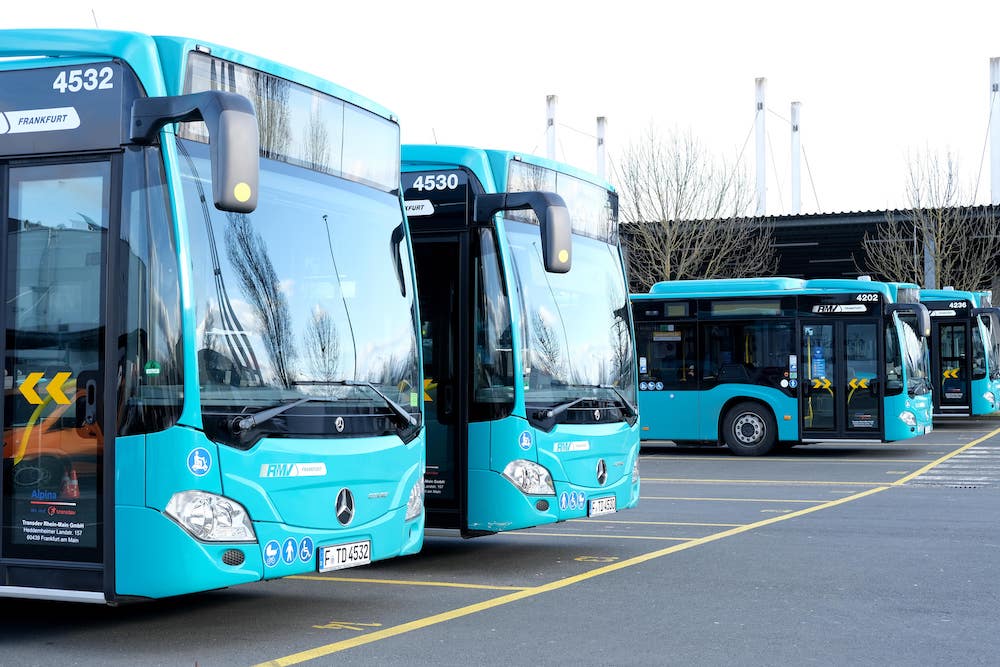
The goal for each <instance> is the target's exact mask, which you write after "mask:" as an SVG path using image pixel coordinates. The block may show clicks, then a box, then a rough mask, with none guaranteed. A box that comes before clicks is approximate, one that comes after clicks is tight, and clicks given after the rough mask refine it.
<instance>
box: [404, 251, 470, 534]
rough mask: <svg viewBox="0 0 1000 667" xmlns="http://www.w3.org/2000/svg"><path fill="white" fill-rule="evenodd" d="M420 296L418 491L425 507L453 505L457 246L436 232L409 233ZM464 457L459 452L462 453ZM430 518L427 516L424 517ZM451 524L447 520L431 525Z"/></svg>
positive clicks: (456, 477) (457, 473)
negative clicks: (422, 467) (422, 433)
mask: <svg viewBox="0 0 1000 667" xmlns="http://www.w3.org/2000/svg"><path fill="white" fill-rule="evenodd" d="M413 254H414V262H415V266H416V272H417V294H418V297H419V300H420V332H421V337H422V341H423V359H424V410H425V412H426V414H427V470H426V474H425V476H424V493H425V497H426V501H427V506H428V509H434V508H447V509H455V508H457V506H458V505H457V503H458V502H459V500H460V496H461V494H460V493H459V489H458V485H460V484H462V483H463V482H464V479H465V476H464V475H463V474H462V471H461V470H460V468H459V464H460V461H459V460H458V459H459V456H458V455H459V451H458V447H459V442H460V441H461V440H464V438H462V436H461V434H462V433H464V430H465V424H464V423H463V422H462V421H461V419H460V413H461V412H464V410H463V409H462V403H463V401H462V400H461V398H462V396H463V395H464V394H463V392H464V391H465V390H466V387H465V386H464V383H463V382H462V381H461V380H462V375H461V374H460V372H459V356H458V351H459V347H460V346H459V340H460V335H459V319H460V318H459V317H458V314H459V313H460V312H462V309H461V307H460V303H461V300H460V293H461V292H462V290H461V286H460V284H459V282H460V280H461V275H462V272H461V271H459V261H460V259H459V257H460V254H461V253H460V246H459V243H457V242H455V241H445V240H440V239H439V238H421V237H420V236H419V235H417V236H415V237H414V239H413ZM462 458H463V460H464V457H462ZM429 520H430V518H429ZM436 527H452V526H436Z"/></svg>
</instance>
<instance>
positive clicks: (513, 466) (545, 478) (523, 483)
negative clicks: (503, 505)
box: [503, 459, 556, 496]
mask: <svg viewBox="0 0 1000 667" xmlns="http://www.w3.org/2000/svg"><path fill="white" fill-rule="evenodd" d="M503 476H504V477H506V478H507V479H509V480H510V481H511V482H512V483H513V484H514V486H516V487H517V488H519V489H521V491H522V492H523V493H525V494H527V495H529V496H554V495H556V487H555V485H553V484H552V475H551V474H549V471H548V470H546V469H545V468H544V467H542V466H540V465H538V464H537V463H534V462H533V461H525V460H524V459H516V460H514V461H511V462H510V463H508V464H507V467H506V468H504V469H503Z"/></svg>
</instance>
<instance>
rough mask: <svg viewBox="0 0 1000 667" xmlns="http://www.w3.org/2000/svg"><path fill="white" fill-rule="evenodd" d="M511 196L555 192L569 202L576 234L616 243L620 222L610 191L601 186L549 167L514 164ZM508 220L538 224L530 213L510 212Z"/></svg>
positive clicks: (510, 173) (510, 177) (509, 175)
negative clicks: (618, 222)
mask: <svg viewBox="0 0 1000 667" xmlns="http://www.w3.org/2000/svg"><path fill="white" fill-rule="evenodd" d="M507 191H508V192H530V191H547V192H555V193H557V194H558V195H559V196H560V197H562V198H563V200H564V201H565V202H566V208H567V210H569V217H570V221H571V222H572V223H573V231H574V232H575V233H577V234H584V235H586V236H589V237H591V238H596V239H601V240H603V241H611V242H615V241H616V239H617V221H616V220H615V219H614V218H613V210H612V208H611V202H610V200H609V194H608V191H607V190H605V189H604V188H603V187H601V186H599V185H594V184H593V183H588V182H587V181H584V180H582V179H579V178H576V177H574V176H570V175H568V174H563V173H560V172H556V171H553V170H551V169H548V168H545V167H539V166H537V165H533V164H528V163H526V162H520V161H517V160H511V162H510V166H509V167H508V173H507ZM504 215H505V216H506V217H508V218H511V219H513V220H519V221H521V222H530V223H532V224H538V221H537V219H536V218H535V215H534V213H532V212H530V211H510V212H507V213H505V214H504Z"/></svg>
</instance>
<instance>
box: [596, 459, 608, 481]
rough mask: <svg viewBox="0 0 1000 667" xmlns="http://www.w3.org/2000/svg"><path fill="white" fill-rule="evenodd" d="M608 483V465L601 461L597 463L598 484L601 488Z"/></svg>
mask: <svg viewBox="0 0 1000 667" xmlns="http://www.w3.org/2000/svg"><path fill="white" fill-rule="evenodd" d="M606 481H608V464H606V463H605V462H604V459H601V460H599V461H598V462H597V483H598V484H600V485H601V486H603V485H604V483H605V482H606Z"/></svg>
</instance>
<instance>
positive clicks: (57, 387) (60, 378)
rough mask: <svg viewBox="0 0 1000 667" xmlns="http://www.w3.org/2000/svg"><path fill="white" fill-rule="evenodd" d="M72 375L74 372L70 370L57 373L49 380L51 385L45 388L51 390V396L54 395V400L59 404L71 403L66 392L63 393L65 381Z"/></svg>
mask: <svg viewBox="0 0 1000 667" xmlns="http://www.w3.org/2000/svg"><path fill="white" fill-rule="evenodd" d="M70 375H72V373H70V372H69V371H64V372H62V373H56V374H55V377H53V378H52V379H51V380H50V381H49V386H48V387H46V388H45V390H46V391H47V392H49V396H51V397H52V400H54V401H55V402H56V403H58V404H59V405H69V399H68V398H66V394H64V393H63V391H62V386H63V382H65V381H66V380H68V379H69V376H70Z"/></svg>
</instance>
